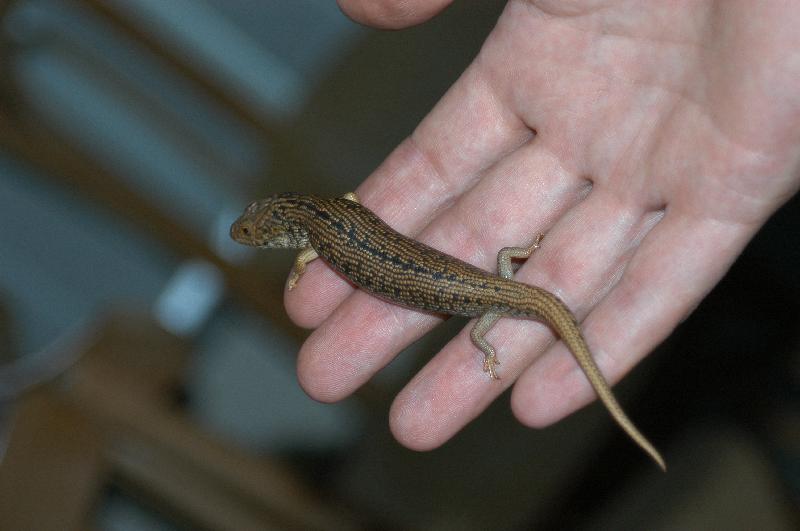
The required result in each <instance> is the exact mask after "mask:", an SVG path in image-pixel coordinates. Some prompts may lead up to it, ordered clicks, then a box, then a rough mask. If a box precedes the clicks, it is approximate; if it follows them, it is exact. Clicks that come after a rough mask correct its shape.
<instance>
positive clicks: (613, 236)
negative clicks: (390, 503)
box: [391, 191, 654, 449]
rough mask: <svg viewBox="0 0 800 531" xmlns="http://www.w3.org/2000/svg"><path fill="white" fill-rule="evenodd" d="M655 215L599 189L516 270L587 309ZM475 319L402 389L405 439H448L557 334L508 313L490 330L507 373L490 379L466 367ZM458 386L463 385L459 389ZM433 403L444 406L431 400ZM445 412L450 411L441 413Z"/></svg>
mask: <svg viewBox="0 0 800 531" xmlns="http://www.w3.org/2000/svg"><path fill="white" fill-rule="evenodd" d="M652 218H653V216H642V214H641V212H639V211H637V209H635V208H628V209H625V208H622V207H621V206H620V205H615V204H614V202H613V201H612V200H611V199H610V198H609V197H608V194H606V193H604V192H602V191H598V192H597V193H595V192H593V193H592V194H590V195H589V197H588V198H587V199H586V200H584V201H583V202H581V203H580V204H578V205H576V206H574V208H572V209H570V210H569V212H567V213H566V214H565V215H564V216H563V219H561V220H560V221H559V222H558V224H557V225H556V226H555V227H554V228H553V229H552V230H550V231H549V232H548V233H547V235H546V236H545V240H544V242H543V246H542V247H541V248H540V249H538V250H537V251H536V252H535V253H534V254H533V255H532V256H531V258H529V259H528V261H527V262H526V263H525V264H524V266H523V267H522V268H521V269H520V270H519V271H518V272H517V273H516V275H515V277H514V278H515V279H516V280H518V281H520V282H525V283H528V284H534V285H539V286H542V287H544V288H545V289H548V290H550V291H553V292H556V293H557V294H559V295H560V296H561V297H562V298H563V299H564V300H565V302H566V303H567V304H568V305H569V306H571V307H574V308H578V309H580V311H585V310H584V309H586V308H588V307H590V306H591V304H592V303H593V301H594V300H596V299H597V297H599V296H602V294H604V293H606V292H607V291H608V289H610V287H611V285H613V281H611V282H610V281H609V280H608V279H609V278H612V279H613V278H614V277H615V272H616V271H617V270H620V268H621V264H622V263H624V261H625V260H626V259H627V253H628V250H629V249H631V248H633V247H635V246H636V244H637V243H638V242H639V241H641V237H642V235H643V234H646V233H647V231H648V230H649V228H650V227H651V226H652V224H653V223H654V220H653V219H652ZM587 219H591V220H592V225H591V226H590V227H587V226H586V224H585V223H581V222H580V221H581V220H587ZM599 235H602V236H603V237H602V238H601V237H599ZM529 238H532V236H529ZM524 244H525V242H521V243H520V245H524ZM616 278H619V275H616ZM472 324H473V323H470V324H468V325H467V327H466V329H465V330H464V331H463V332H462V333H461V334H460V335H459V336H458V337H457V338H455V339H454V340H453V341H451V342H450V343H449V344H448V345H447V346H445V348H444V349H443V350H442V351H441V352H440V353H439V354H437V355H436V356H435V357H434V358H433V359H432V360H431V361H430V362H429V363H428V364H427V365H426V366H425V367H424V368H423V369H422V370H421V371H420V373H419V375H418V377H417V378H415V379H414V380H413V381H412V382H410V383H409V385H408V386H407V387H406V389H404V390H403V391H402V392H401V393H400V394H399V395H398V397H397V399H396V401H395V405H394V406H393V409H392V411H393V415H392V417H391V425H392V430H393V432H394V434H395V436H396V437H397V438H398V439H399V440H400V441H401V442H402V443H403V444H405V445H407V446H410V447H412V448H417V449H423V448H431V447H435V446H438V445H440V444H442V443H444V442H445V441H446V440H448V439H449V438H450V437H452V435H454V434H455V433H456V432H458V431H459V430H460V429H461V428H462V427H463V426H464V425H466V424H467V423H468V422H470V421H471V420H472V419H473V418H474V417H475V416H476V415H478V414H479V413H480V412H481V411H483V410H484V409H485V408H486V407H487V406H488V405H489V404H490V403H491V402H492V401H493V400H494V399H495V398H496V397H497V396H498V395H499V394H500V393H502V392H503V390H505V388H507V387H508V386H509V385H511V384H512V383H513V382H514V381H515V380H516V378H517V376H518V375H519V374H520V373H522V372H523V371H524V370H525V369H526V368H527V367H528V366H530V364H531V363H533V362H534V361H535V360H536V358H537V357H538V356H539V355H540V354H541V353H542V351H543V350H544V349H545V348H546V347H547V345H549V344H550V343H552V342H553V340H554V336H553V334H552V332H551V330H550V329H549V328H548V327H547V326H546V325H543V324H541V323H537V322H533V321H524V320H516V319H501V320H500V321H499V322H498V323H497V324H496V325H495V326H494V327H493V328H492V329H491V330H490V331H489V332H488V333H487V334H486V339H487V341H488V342H489V343H490V344H492V345H493V346H494V347H495V349H496V351H497V353H498V357H499V359H500V361H501V363H502V365H501V366H500V369H499V372H500V375H501V380H500V382H499V384H495V385H487V383H486V382H485V381H482V380H481V379H480V378H478V379H475V378H472V377H471V376H469V374H468V370H467V368H466V367H465V364H467V365H469V364H474V363H475V357H476V354H477V352H478V351H477V349H476V348H475V346H474V345H472V344H471V342H470V341H469V337H468V332H469V329H470V328H471V326H472ZM570 360H571V358H570ZM572 363H573V364H574V361H572ZM476 372H478V373H480V371H479V370H478V371H476ZM465 375H466V376H465ZM484 379H485V377H484ZM454 382H456V383H454ZM453 386H458V387H459V389H458V391H455V390H454V389H453ZM441 393H451V394H452V397H453V399H455V400H458V402H457V407H458V408H459V409H458V413H454V411H456V409H454V408H455V407H456V404H453V403H450V400H451V399H450V398H449V397H450V396H451V395H448V394H444V395H442V394H441ZM443 397H446V398H443ZM430 403H436V404H437V405H438V406H439V407H438V408H436V409H434V408H431V407H430V405H429V404H430ZM446 404H449V405H446ZM414 412H419V413H418V414H415V413H414ZM439 414H442V415H443V416H441V417H437V415H439Z"/></svg>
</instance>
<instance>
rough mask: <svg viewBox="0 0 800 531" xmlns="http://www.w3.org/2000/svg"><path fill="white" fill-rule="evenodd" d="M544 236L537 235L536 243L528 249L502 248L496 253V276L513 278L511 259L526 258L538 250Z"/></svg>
mask: <svg viewBox="0 0 800 531" xmlns="http://www.w3.org/2000/svg"><path fill="white" fill-rule="evenodd" d="M542 238H544V234H539V235H538V236H537V237H536V241H534V242H533V244H532V245H531V246H530V247H503V248H502V249H500V252H499V253H497V274H498V275H500V276H501V277H503V278H505V279H508V280H510V279H511V277H513V276H514V269H513V268H512V267H511V259H512V258H528V257H529V256H530V255H532V254H533V251H535V250H536V249H538V248H539V245H540V244H541V243H542Z"/></svg>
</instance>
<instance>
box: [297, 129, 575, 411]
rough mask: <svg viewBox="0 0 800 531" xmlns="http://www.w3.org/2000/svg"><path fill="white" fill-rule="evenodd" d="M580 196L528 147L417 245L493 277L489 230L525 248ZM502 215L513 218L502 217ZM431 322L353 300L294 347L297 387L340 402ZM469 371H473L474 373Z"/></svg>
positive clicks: (550, 160) (556, 167)
mask: <svg viewBox="0 0 800 531" xmlns="http://www.w3.org/2000/svg"><path fill="white" fill-rule="evenodd" d="M532 176H537V177H538V178H534V177H532ZM493 194H494V195H493ZM583 195H584V184H583V182H582V181H581V180H579V179H575V178H574V177H573V176H572V175H571V174H570V173H569V172H567V171H566V170H565V169H564V168H562V167H561V166H560V164H559V161H558V159H555V158H554V157H552V156H551V155H550V154H549V153H547V152H545V151H543V150H541V149H538V148H537V147H536V142H535V141H534V142H533V143H531V144H527V145H526V146H525V147H523V148H520V149H519V150H517V151H515V152H514V153H512V154H510V155H509V156H508V157H506V158H505V159H503V160H502V161H501V162H500V163H498V164H497V165H496V166H495V167H493V168H492V169H491V170H490V171H489V172H487V175H486V177H485V178H484V179H482V180H481V181H480V182H479V183H478V184H477V185H476V186H475V187H474V188H473V189H472V190H470V191H469V192H467V193H466V194H465V195H464V196H463V197H462V198H461V199H460V200H459V202H458V203H457V204H456V205H454V206H453V207H452V208H450V209H448V210H447V211H446V212H444V213H443V214H442V215H441V216H439V217H438V218H437V219H436V220H435V223H433V224H431V225H430V226H429V227H428V228H427V229H426V230H425V231H423V233H422V234H421V235H420V240H421V241H423V242H425V243H427V244H429V245H432V246H433V247H435V248H437V249H441V250H443V251H444V252H446V253H449V254H452V255H454V256H456V257H458V258H461V259H463V260H466V261H467V262H470V263H472V264H475V265H477V266H479V267H482V268H485V269H488V270H494V269H495V264H496V253H497V250H498V249H497V247H498V245H499V244H498V242H497V239H498V225H495V224H498V223H499V224H501V225H499V226H500V227H502V237H503V238H507V239H508V241H509V243H510V242H514V243H519V241H521V240H526V241H533V239H534V238H535V236H536V233H537V232H538V231H539V230H540V229H539V228H538V227H541V226H546V225H547V224H549V223H552V221H553V220H554V219H556V218H557V217H559V216H560V215H561V214H562V213H563V211H564V210H566V209H568V208H570V207H571V206H572V205H573V204H574V203H575V202H576V201H579V200H580V198H581V197H583ZM486 197H495V198H496V202H490V203H489V204H487V201H486ZM526 198H527V200H526ZM542 198H546V199H544V200H542V203H541V204H536V203H534V201H535V200H537V199H540V200H541V199H542ZM508 211H511V212H519V215H517V216H508V214H507V212H508ZM487 249H488V250H487ZM437 322H438V319H437V318H436V317H435V316H432V315H429V314H424V313H419V312H416V311H412V310H408V309H406V308H402V307H399V306H396V305H392V304H389V303H385V302H383V301H381V300H378V299H376V298H375V297H372V296H370V295H368V294H366V293H364V292H357V293H354V294H353V295H352V296H351V297H350V298H348V299H347V300H346V301H345V302H344V303H343V304H342V305H341V306H340V307H339V308H338V309H337V310H336V312H334V313H333V315H332V316H331V317H329V318H328V319H327V320H326V321H325V322H324V323H322V326H320V328H318V329H317V330H316V331H315V332H314V333H313V334H311V336H310V337H309V338H308V339H307V340H306V342H305V343H304V345H303V346H302V348H301V350H300V354H299V357H298V372H299V374H300V379H301V382H303V386H304V388H305V389H306V391H307V392H308V393H309V394H310V395H311V396H313V397H314V398H317V399H320V400H336V399H339V398H343V397H344V396H347V395H348V394H349V393H351V392H352V391H354V390H355V389H357V388H358V387H359V386H360V385H362V384H363V383H364V382H365V381H366V380H368V379H369V378H370V377H372V376H373V375H374V374H375V373H376V372H377V371H378V370H380V369H381V368H382V367H383V366H385V365H386V364H387V363H388V362H389V361H390V360H391V359H392V358H393V357H394V356H395V355H396V354H397V353H398V352H399V351H400V350H402V349H403V348H404V347H406V346H407V345H409V344H410V343H411V342H412V341H414V340H415V339H417V338H418V337H420V336H421V335H422V334H424V333H425V332H426V331H428V330H429V329H430V328H431V327H433V326H435V324H436V323H437ZM470 359H471V360H473V361H474V360H475V357H474V356H470ZM343 360H354V361H353V362H352V363H351V362H349V361H343ZM353 364H354V365H353ZM475 368H476V370H477V371H478V372H481V371H480V370H479V366H476V367H475ZM481 374H482V373H481Z"/></svg>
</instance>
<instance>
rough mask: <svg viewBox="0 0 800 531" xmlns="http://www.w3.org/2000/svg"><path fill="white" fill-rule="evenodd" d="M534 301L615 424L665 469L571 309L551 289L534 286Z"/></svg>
mask: <svg viewBox="0 0 800 531" xmlns="http://www.w3.org/2000/svg"><path fill="white" fill-rule="evenodd" d="M534 289H535V290H536V291H537V293H536V294H535V299H536V303H535V304H532V305H531V313H532V316H533V317H536V318H538V319H541V320H542V321H544V322H545V323H547V324H548V325H549V326H550V327H551V328H553V330H554V331H555V332H556V333H557V334H558V335H559V337H560V338H561V340H562V341H563V342H564V343H565V344H566V345H567V347H568V348H569V350H570V351H571V352H572V355H573V356H574V357H575V360H576V361H577V362H578V365H579V366H580V368H581V370H583V372H584V374H586V378H587V379H588V380H589V383H590V384H591V385H592V387H593V388H594V391H595V393H597V396H598V398H600V401H601V402H602V403H603V405H604V406H605V407H606V409H608V412H609V413H610V414H611V417H612V418H613V419H614V420H615V421H616V423H617V424H619V426H620V427H621V428H622V429H623V431H625V433H627V434H628V436H629V437H630V438H631V439H633V441H634V442H635V443H636V444H637V445H639V447H641V448H642V450H644V451H645V452H646V453H647V454H648V455H649V456H650V457H651V458H652V459H653V461H655V462H656V464H658V466H659V467H660V468H661V470H663V471H665V472H666V470H667V465H666V463H665V462H664V458H663V457H662V456H661V454H660V453H659V451H658V450H656V448H655V446H653V444H652V443H651V442H650V441H649V440H647V438H646V437H645V436H644V435H643V434H642V433H641V432H640V431H639V429H638V428H637V427H636V426H635V425H634V423H633V421H631V419H630V418H628V415H626V414H625V411H623V409H622V406H621V405H620V404H619V402H617V399H616V398H615V397H614V394H613V393H612V391H611V387H610V386H609V385H608V382H607V381H606V379H605V377H604V376H603V373H602V372H600V368H599V367H598V366H597V364H596V363H595V361H594V358H593V357H592V354H591V352H590V351H589V347H588V346H587V345H586V340H584V339H583V335H582V334H581V331H580V328H579V326H578V324H577V322H576V320H575V317H574V316H573V315H572V312H570V311H569V309H568V308H567V307H566V305H565V304H564V303H563V302H561V300H560V299H559V298H558V297H556V296H555V295H553V294H551V293H550V292H547V291H544V290H540V289H538V288H534Z"/></svg>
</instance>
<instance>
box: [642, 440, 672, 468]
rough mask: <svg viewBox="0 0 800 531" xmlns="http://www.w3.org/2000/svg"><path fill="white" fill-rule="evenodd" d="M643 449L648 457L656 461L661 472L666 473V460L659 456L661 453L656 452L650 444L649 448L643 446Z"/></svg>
mask: <svg viewBox="0 0 800 531" xmlns="http://www.w3.org/2000/svg"><path fill="white" fill-rule="evenodd" d="M645 451H646V452H647V453H648V454H649V455H650V457H652V458H653V461H655V462H656V464H657V465H658V468H660V469H661V471H662V472H664V473H666V472H667V462H666V461H664V458H663V457H661V454H660V453H659V452H658V450H656V449H655V448H653V447H652V446H651V447H650V448H645Z"/></svg>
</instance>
